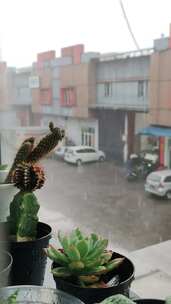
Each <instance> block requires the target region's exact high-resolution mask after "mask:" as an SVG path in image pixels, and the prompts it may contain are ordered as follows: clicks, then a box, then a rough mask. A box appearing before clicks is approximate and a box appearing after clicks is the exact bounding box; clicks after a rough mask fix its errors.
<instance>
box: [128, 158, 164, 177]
mask: <svg viewBox="0 0 171 304" xmlns="http://www.w3.org/2000/svg"><path fill="white" fill-rule="evenodd" d="M158 167H159V163H158V161H156V162H154V161H153V160H151V159H146V158H144V157H141V156H140V155H137V154H132V155H131V156H130V159H129V160H128V162H127V173H126V179H127V180H128V181H137V180H144V179H146V177H147V175H148V174H150V173H151V172H153V171H156V170H157V169H158Z"/></svg>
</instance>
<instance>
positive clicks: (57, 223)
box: [40, 207, 171, 299]
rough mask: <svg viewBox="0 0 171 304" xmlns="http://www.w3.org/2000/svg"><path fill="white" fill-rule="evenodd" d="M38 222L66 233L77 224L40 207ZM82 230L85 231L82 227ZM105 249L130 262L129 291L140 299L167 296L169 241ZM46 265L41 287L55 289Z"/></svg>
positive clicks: (170, 280)
mask: <svg viewBox="0 0 171 304" xmlns="http://www.w3.org/2000/svg"><path fill="white" fill-rule="evenodd" d="M40 220H41V221H44V222H46V223H48V224H49V225H51V227H52V229H53V231H54V232H55V231H56V232H57V231H58V230H63V231H65V232H69V231H70V230H71V229H73V228H75V227H77V223H74V222H72V221H71V220H70V219H69V218H67V217H65V216H64V215H63V214H61V213H60V212H52V211H50V210H47V209H44V208H42V207H41V211H40ZM84 230H85V232H86V228H85V229H84ZM87 232H90V231H87ZM52 242H54V239H52ZM109 246H110V248H113V249H114V248H115V250H116V251H118V252H120V253H122V254H125V255H126V256H127V257H128V258H130V259H131V260H132V262H133V263H134V265H135V280H134V282H133V283H132V285H131V290H132V291H133V292H135V293H136V294H137V295H138V296H139V297H140V298H158V299H165V298H166V297H167V296H171V240H168V241H166V242H163V243H160V244H156V245H153V246H149V247H146V248H143V249H140V250H137V251H133V252H128V251H126V250H123V249H122V248H116V246H114V244H110V245H109ZM50 265H51V262H50V261H48V264H47V269H46V275H45V282H44V285H45V286H47V287H51V288H55V284H54V281H53V278H52V275H51V273H50Z"/></svg>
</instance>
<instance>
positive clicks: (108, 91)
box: [104, 82, 112, 97]
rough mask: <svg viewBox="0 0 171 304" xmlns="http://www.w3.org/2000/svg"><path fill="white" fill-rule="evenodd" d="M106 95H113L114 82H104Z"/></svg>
mask: <svg viewBox="0 0 171 304" xmlns="http://www.w3.org/2000/svg"><path fill="white" fill-rule="evenodd" d="M104 96H105V97H111V96H112V82H106V83H105V84H104Z"/></svg>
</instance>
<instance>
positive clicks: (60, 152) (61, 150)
mask: <svg viewBox="0 0 171 304" xmlns="http://www.w3.org/2000/svg"><path fill="white" fill-rule="evenodd" d="M67 149H68V147H66V146H61V147H57V148H56V149H55V151H54V154H55V156H57V158H60V159H64V155H65V153H66V151H67Z"/></svg>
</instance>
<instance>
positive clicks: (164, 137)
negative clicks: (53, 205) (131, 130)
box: [137, 126, 171, 168]
mask: <svg viewBox="0 0 171 304" xmlns="http://www.w3.org/2000/svg"><path fill="white" fill-rule="evenodd" d="M137 134H139V135H141V136H145V137H146V148H147V149H149V144H151V149H152V150H153V149H156V150H157V151H158V153H159V162H160V165H161V166H165V167H167V168H171V128H166V127H158V126H148V127H146V128H143V129H140V130H138V132H137Z"/></svg>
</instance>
